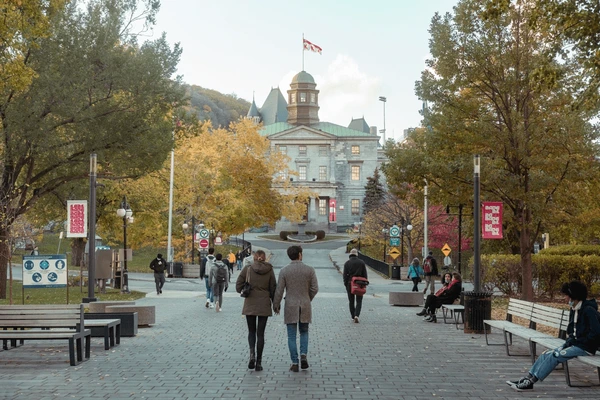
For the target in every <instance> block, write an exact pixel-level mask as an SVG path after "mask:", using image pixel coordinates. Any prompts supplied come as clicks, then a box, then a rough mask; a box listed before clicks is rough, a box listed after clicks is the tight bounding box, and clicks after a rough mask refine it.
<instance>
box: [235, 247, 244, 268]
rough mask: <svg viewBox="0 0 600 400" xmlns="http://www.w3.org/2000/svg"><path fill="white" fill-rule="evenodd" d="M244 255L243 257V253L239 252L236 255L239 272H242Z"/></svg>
mask: <svg viewBox="0 0 600 400" xmlns="http://www.w3.org/2000/svg"><path fill="white" fill-rule="evenodd" d="M243 258H244V257H243V255H242V251H241V250H240V251H238V252H237V253H235V264H236V266H237V270H238V271H241V270H242V261H243Z"/></svg>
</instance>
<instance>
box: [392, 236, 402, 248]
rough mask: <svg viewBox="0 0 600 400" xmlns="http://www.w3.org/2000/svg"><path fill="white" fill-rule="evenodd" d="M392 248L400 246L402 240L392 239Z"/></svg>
mask: <svg viewBox="0 0 600 400" xmlns="http://www.w3.org/2000/svg"><path fill="white" fill-rule="evenodd" d="M390 246H394V247H396V246H400V238H397V237H393V238H390Z"/></svg>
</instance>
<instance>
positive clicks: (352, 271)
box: [342, 249, 367, 324]
mask: <svg viewBox="0 0 600 400" xmlns="http://www.w3.org/2000/svg"><path fill="white" fill-rule="evenodd" d="M342 276H343V278H344V286H346V292H347V293H348V302H349V304H350V317H351V318H352V321H354V323H356V324H358V322H359V321H358V317H360V310H361V309H362V300H363V297H362V296H357V295H354V294H352V293H351V292H350V289H351V285H350V284H351V283H352V277H353V276H361V277H363V278H365V279H367V266H366V264H365V262H364V261H363V260H361V259H360V258H358V250H356V249H352V250H350V257H349V259H348V261H346V263H345V264H344V273H343V274H342Z"/></svg>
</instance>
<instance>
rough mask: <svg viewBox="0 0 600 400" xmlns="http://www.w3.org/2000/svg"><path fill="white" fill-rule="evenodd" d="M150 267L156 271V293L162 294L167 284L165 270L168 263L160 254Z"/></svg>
mask: <svg viewBox="0 0 600 400" xmlns="http://www.w3.org/2000/svg"><path fill="white" fill-rule="evenodd" d="M150 269H151V270H153V271H154V283H155V284H156V294H157V295H160V294H162V288H163V286H164V285H165V270H166V269H167V263H166V262H165V260H164V259H163V258H162V254H160V253H159V254H158V255H157V256H156V258H155V259H154V260H152V261H151V262H150Z"/></svg>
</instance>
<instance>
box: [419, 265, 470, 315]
mask: <svg viewBox="0 0 600 400" xmlns="http://www.w3.org/2000/svg"><path fill="white" fill-rule="evenodd" d="M448 274H449V273H446V274H444V277H446V275H448ZM461 290H462V277H461V276H460V274H459V273H458V272H453V273H452V280H451V281H450V283H448V284H447V286H445V287H442V288H441V289H440V290H438V291H437V292H436V293H435V294H430V295H429V296H427V298H426V299H425V307H424V308H423V311H421V312H420V313H418V314H417V315H425V314H427V318H425V321H427V322H437V317H436V315H435V311H436V310H437V309H438V308H440V307H441V306H442V304H452V303H454V300H456V299H458V298H459V297H460V292H461Z"/></svg>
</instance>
